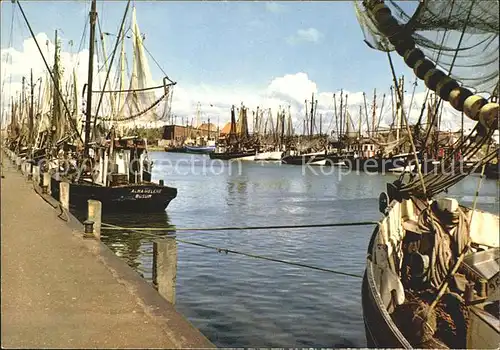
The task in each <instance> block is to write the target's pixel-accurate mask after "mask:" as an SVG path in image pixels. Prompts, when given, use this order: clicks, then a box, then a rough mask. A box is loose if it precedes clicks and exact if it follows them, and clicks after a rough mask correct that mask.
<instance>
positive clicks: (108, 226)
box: [101, 221, 378, 232]
mask: <svg viewBox="0 0 500 350" xmlns="http://www.w3.org/2000/svg"><path fill="white" fill-rule="evenodd" d="M377 224H378V222H375V221H359V222H338V223H330V224H308V225H283V226H228V227H189V228H176V227H172V226H171V227H121V226H116V225H112V224H107V223H104V222H103V223H101V226H103V227H105V228H106V229H107V230H130V231H163V232H168V231H242V230H270V229H299V228H318V227H345V226H371V225H377Z"/></svg>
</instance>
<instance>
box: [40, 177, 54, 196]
mask: <svg viewBox="0 0 500 350" xmlns="http://www.w3.org/2000/svg"><path fill="white" fill-rule="evenodd" d="M51 182H52V181H51V178H50V173H43V185H42V186H43V187H42V189H45V193H46V194H50V193H51V192H50V185H51Z"/></svg>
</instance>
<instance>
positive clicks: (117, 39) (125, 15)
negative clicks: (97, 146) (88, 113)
mask: <svg viewBox="0 0 500 350" xmlns="http://www.w3.org/2000/svg"><path fill="white" fill-rule="evenodd" d="M129 7H130V0H128V1H127V7H126V8H125V13H124V14H123V18H122V22H121V24H120V30H119V32H118V36H117V37H116V43H115V47H114V49H113V54H112V55H111V62H110V64H109V69H108V71H107V72H106V78H105V79H104V84H103V87H102V89H103V90H105V89H106V84H107V82H108V79H109V74H110V73H111V67H112V66H113V61H114V59H115V55H116V51H117V49H118V45H119V44H120V38H121V34H122V32H123V27H124V24H125V20H126V19H127V13H128V9H129ZM97 22H98V23H99V20H98V21H97ZM99 29H100V25H99ZM105 59H106V58H105ZM91 90H92V87H91V86H90V87H89V92H88V93H91ZM103 97H104V93H101V95H100V96H99V102H98V104H97V109H96V112H95V117H94V129H95V127H96V124H97V119H98V115H99V109H100V108H101V103H102V99H103ZM94 132H95V130H94Z"/></svg>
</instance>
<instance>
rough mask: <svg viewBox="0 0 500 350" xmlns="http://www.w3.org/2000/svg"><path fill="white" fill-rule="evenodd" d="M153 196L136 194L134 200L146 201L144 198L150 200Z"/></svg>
mask: <svg viewBox="0 0 500 350" xmlns="http://www.w3.org/2000/svg"><path fill="white" fill-rule="evenodd" d="M152 196H153V195H152V194H136V195H135V198H137V199H146V198H151V197H152Z"/></svg>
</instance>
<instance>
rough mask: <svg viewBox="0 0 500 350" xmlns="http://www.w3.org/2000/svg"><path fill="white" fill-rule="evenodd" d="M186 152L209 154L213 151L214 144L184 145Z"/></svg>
mask: <svg viewBox="0 0 500 350" xmlns="http://www.w3.org/2000/svg"><path fill="white" fill-rule="evenodd" d="M184 149H185V150H186V152H187V153H197V154H209V153H212V152H215V145H213V146H188V145H184Z"/></svg>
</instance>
